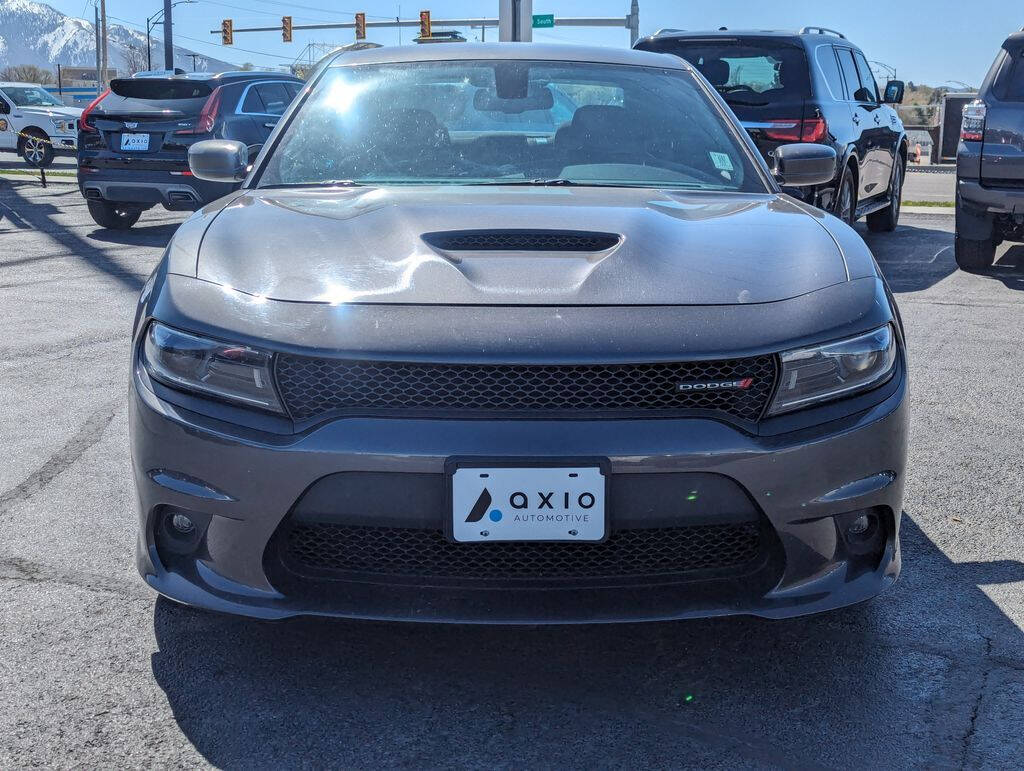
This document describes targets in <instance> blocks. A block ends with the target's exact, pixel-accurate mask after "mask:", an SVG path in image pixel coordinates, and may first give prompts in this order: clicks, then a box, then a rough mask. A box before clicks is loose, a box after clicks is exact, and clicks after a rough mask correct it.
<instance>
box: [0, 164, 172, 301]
mask: <svg viewBox="0 0 1024 771" xmlns="http://www.w3.org/2000/svg"><path fill="white" fill-rule="evenodd" d="M26 186H27V183H23V182H20V181H16V182H12V181H11V180H7V179H0V234H2V233H3V232H11V231H13V230H36V231H39V232H41V233H45V234H46V236H47V237H48V238H50V239H51V240H52V241H54V242H55V243H56V245H57V246H58V247H62V248H58V249H54V250H53V252H52V253H49V252H48V253H44V254H36V255H32V256H27V257H13V258H11V259H5V260H4V266H5V267H13V266H15V265H23V264H27V263H34V262H45V261H47V260H53V259H66V258H67V257H68V256H69V255H70V256H72V257H74V258H76V259H78V260H80V261H81V262H82V264H84V265H86V266H88V267H90V268H92V269H93V270H96V271H98V272H101V273H104V274H106V275H108V276H110V277H112V278H114V279H116V280H117V281H118V282H119V283H120V284H121V285H122V286H123V287H124V288H126V289H128V290H130V291H131V292H133V293H136V294H137V293H138V292H139V291H140V290H141V289H142V285H143V284H144V283H145V280H146V276H148V275H149V272H150V269H151V260H150V258H149V257H148V256H147V257H146V258H145V264H144V266H143V267H142V269H141V271H136V269H135V267H134V264H133V260H132V259H131V251H130V250H118V251H116V252H115V251H113V250H112V248H111V246H109V245H111V244H117V245H130V246H164V245H165V244H166V243H167V242H168V241H169V240H170V238H171V236H172V235H174V231H175V230H176V229H177V227H178V224H179V223H178V222H163V223H160V224H154V225H150V226H145V225H144V226H142V227H137V228H133V229H132V230H126V231H109V230H103V229H100V228H96V229H94V230H93V231H92V232H91V233H89V234H87V235H85V236H83V235H81V233H80V229H79V228H76V227H73V226H68V225H67V224H66V223H65V222H63V221H61V220H60V219H59V218H63V217H66V215H67V210H68V208H69V206H83V207H84V206H85V199H84V198H82V197H81V194H79V193H78V189H77V188H72V189H70V190H66V189H64V188H63V187H62V189H60V190H50V189H49V188H48V189H47V191H46V193H45V196H46V197H41V198H33V197H29V196H27V195H26V194H25V193H24V192H23V191H24V190H25V189H26ZM35 187H36V189H38V185H36V186H35ZM72 193H74V194H75V195H77V199H75V202H74V203H73V204H69V203H67V202H61V204H60V207H59V208H58V206H56V205H54V204H53V203H51V202H49V200H48V199H49V198H53V197H61V198H62V197H64V196H66V195H70V194H72ZM7 222H9V223H10V226H7V225H6V223H7Z"/></svg>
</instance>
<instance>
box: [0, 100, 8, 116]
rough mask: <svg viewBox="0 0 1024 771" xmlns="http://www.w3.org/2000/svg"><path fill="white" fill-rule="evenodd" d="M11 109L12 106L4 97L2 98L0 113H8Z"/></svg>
mask: <svg viewBox="0 0 1024 771" xmlns="http://www.w3.org/2000/svg"><path fill="white" fill-rule="evenodd" d="M10 111H11V106H10V105H9V104H7V102H5V101H4V100H3V99H0V115H7V114H9V113H10Z"/></svg>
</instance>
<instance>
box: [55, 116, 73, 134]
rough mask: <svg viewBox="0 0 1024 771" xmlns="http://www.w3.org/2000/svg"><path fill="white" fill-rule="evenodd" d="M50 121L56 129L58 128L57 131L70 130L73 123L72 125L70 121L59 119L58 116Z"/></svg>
mask: <svg viewBox="0 0 1024 771" xmlns="http://www.w3.org/2000/svg"><path fill="white" fill-rule="evenodd" d="M50 123H52V124H53V127H54V128H55V129H57V131H70V130H71V125H70V122H69V121H66V120H57V118H50Z"/></svg>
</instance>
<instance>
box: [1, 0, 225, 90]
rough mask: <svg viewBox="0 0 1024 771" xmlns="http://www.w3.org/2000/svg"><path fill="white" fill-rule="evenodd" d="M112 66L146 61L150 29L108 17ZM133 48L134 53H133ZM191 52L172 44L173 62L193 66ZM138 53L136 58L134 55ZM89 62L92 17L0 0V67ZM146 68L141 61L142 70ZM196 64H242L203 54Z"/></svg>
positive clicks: (157, 49) (156, 42)
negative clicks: (84, 18) (82, 17)
mask: <svg viewBox="0 0 1024 771" xmlns="http://www.w3.org/2000/svg"><path fill="white" fill-rule="evenodd" d="M161 30H162V27H160V26H157V27H156V28H155V29H154V31H153V41H152V45H153V49H152V51H153V53H152V57H153V68H154V69H157V68H160V67H163V59H164V48H163V40H161V39H160V38H158V37H156V34H157V33H159V32H160V31H161ZM107 35H108V43H107V59H108V66H110V67H113V68H115V69H117V70H118V73H119V74H124V73H126V72H127V71H128V70H129V69H130V67H129V62H130V61H133V60H134V61H140V59H138V57H139V56H140V54H141V57H142V59H141V61H143V62H144V61H145V55H146V33H145V32H140V31H138V30H134V29H129V28H128V27H123V26H121V25H120V24H113V23H112V22H111V21H109V20H108V21H107ZM132 49H134V51H135V52H136V53H134V54H133V53H132ZM191 53H193V52H192V51H189V50H188V49H187V48H180V47H178V46H175V47H174V66H176V67H181V68H182V69H183V70H185V71H191V70H192V57H191V56H189V54H191ZM133 57H134V59H133ZM58 63H59V64H62V65H68V66H73V67H74V66H77V67H88V66H89V65H92V66H95V65H96V32H95V30H94V28H93V25H92V24H91V23H90V22H87V21H83V20H82V19H75V18H72V17H70V16H65V15H64V14H63V13H61V12H60V11H58V10H57V9H56V8H52V7H50V6H49V5H46V4H45V3H36V2H33V0H0V67H6V66H7V65H10V64H35V65H37V66H39V67H43V68H44V69H47V70H52V69H53V68H54V67H55V65H57V64H58ZM144 68H145V67H144V66H143V69H144ZM196 69H197V70H203V71H209V72H220V71H223V70H234V69H238V67H237V66H236V65H233V64H230V63H228V62H225V61H221V60H220V59H214V58H211V57H209V56H204V55H202V54H200V55H199V56H198V57H197V58H196Z"/></svg>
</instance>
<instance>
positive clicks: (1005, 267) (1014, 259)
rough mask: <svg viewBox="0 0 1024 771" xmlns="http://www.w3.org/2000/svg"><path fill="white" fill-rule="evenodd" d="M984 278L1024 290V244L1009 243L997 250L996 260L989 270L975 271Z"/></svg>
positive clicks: (1007, 286)
mask: <svg viewBox="0 0 1024 771" xmlns="http://www.w3.org/2000/svg"><path fill="white" fill-rule="evenodd" d="M975 275H977V276H980V277H982V278H987V279H991V280H993V281H1001V282H1002V283H1003V286H1005V287H1006V288H1007V289H1016V290H1017V291H1024V244H1008V245H1006V246H1003V247H1001V248H1000V249H999V251H997V252H996V261H995V263H994V264H993V265H992V267H991V268H989V269H988V270H982V271H978V272H977V273H975Z"/></svg>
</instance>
